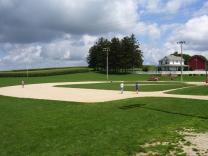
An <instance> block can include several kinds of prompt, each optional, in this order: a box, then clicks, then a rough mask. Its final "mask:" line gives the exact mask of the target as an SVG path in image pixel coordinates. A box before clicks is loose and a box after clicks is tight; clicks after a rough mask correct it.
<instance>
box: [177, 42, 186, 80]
mask: <svg viewBox="0 0 208 156" xmlns="http://www.w3.org/2000/svg"><path fill="white" fill-rule="evenodd" d="M185 43H186V42H185V41H179V42H177V44H180V47H181V82H183V63H182V62H183V44H185Z"/></svg>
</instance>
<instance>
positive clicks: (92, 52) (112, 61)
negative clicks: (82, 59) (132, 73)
mask: <svg viewBox="0 0 208 156" xmlns="http://www.w3.org/2000/svg"><path fill="white" fill-rule="evenodd" d="M103 48H110V52H109V70H110V71H112V72H120V71H125V72H127V71H128V70H129V69H133V68H135V67H141V66H142V64H143V54H142V51H141V50H140V47H139V43H138V42H137V40H136V38H135V36H134V35H133V34H132V35H131V36H130V37H129V36H126V37H124V38H123V39H121V40H120V39H119V38H116V37H114V38H112V39H111V41H109V40H107V39H105V38H103V37H101V38H100V39H99V40H98V41H97V42H96V43H95V45H93V46H92V47H91V48H90V49H89V55H88V57H87V62H88V65H89V67H92V68H94V69H95V70H99V71H104V70H106V55H107V54H106V52H104V51H103Z"/></svg>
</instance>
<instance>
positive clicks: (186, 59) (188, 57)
mask: <svg viewBox="0 0 208 156" xmlns="http://www.w3.org/2000/svg"><path fill="white" fill-rule="evenodd" d="M172 55H174V56H180V57H181V54H180V53H178V52H177V51H176V52H174V53H173V54H172ZM190 58H191V56H190V55H188V54H183V59H184V63H185V64H186V65H187V64H188V61H189V59H190Z"/></svg>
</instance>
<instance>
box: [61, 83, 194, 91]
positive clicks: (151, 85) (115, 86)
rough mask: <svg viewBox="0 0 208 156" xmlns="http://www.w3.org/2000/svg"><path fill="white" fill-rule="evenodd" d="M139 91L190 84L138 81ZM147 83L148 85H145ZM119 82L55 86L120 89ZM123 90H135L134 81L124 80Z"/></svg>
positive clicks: (166, 88) (165, 88) (158, 89)
mask: <svg viewBox="0 0 208 156" xmlns="http://www.w3.org/2000/svg"><path fill="white" fill-rule="evenodd" d="M139 84H140V87H139V88H140V89H139V90H140V91H142V92H150V91H164V90H170V89H176V88H182V87H187V86H191V85H188V84H185V83H172V82H170V83H168V82H165V83H164V82H162V83H160V82H157V83H156V82H152V83H149V82H145V83H143V82H140V83H139ZM147 84H148V85H147ZM119 86H120V83H119V82H112V83H97V84H75V85H61V86H57V87H69V88H86V89H104V90H120V87H119ZM124 90H125V91H135V83H133V82H125V87H124Z"/></svg>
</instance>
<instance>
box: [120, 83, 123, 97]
mask: <svg viewBox="0 0 208 156" xmlns="http://www.w3.org/2000/svg"><path fill="white" fill-rule="evenodd" d="M120 90H121V94H123V91H124V83H123V81H122V82H121V84H120Z"/></svg>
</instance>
